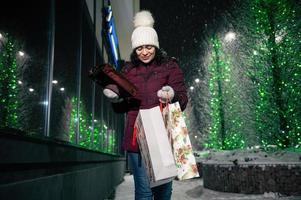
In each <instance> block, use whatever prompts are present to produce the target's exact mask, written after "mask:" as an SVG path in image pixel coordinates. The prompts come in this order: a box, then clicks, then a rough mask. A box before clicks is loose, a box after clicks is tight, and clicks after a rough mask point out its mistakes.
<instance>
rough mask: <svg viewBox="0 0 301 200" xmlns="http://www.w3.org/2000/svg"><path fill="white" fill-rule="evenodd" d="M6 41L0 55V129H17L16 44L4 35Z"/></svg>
mask: <svg viewBox="0 0 301 200" xmlns="http://www.w3.org/2000/svg"><path fill="white" fill-rule="evenodd" d="M4 37H5V38H6V41H5V42H3V43H2V48H1V53H0V72H1V73H0V102H1V106H0V108H1V115H0V127H12V128H18V126H19V123H18V118H19V116H18V113H19V112H18V108H19V105H20V99H19V97H18V95H19V90H20V88H19V87H18V80H17V78H18V74H19V71H18V64H17V58H16V56H17V51H18V45H17V42H16V41H15V40H14V39H13V38H12V37H11V36H9V35H8V34H4Z"/></svg>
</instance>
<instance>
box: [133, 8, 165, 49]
mask: <svg viewBox="0 0 301 200" xmlns="http://www.w3.org/2000/svg"><path fill="white" fill-rule="evenodd" d="M154 22H155V21H154V19H153V17H152V14H151V13H150V12H149V11H147V10H143V11H140V12H138V13H136V15H135V17H134V27H135V30H134V31H133V33H132V49H135V48H137V47H139V46H142V45H153V46H155V47H157V48H159V41H158V35H157V32H156V31H155V29H154V28H153V26H154Z"/></svg>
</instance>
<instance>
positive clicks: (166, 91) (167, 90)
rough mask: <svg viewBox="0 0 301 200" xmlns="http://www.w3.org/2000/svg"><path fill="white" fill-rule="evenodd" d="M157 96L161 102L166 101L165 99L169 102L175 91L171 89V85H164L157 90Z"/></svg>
mask: <svg viewBox="0 0 301 200" xmlns="http://www.w3.org/2000/svg"><path fill="white" fill-rule="evenodd" d="M157 96H158V97H159V101H160V102H162V103H166V101H167V99H168V101H169V102H171V101H172V99H173V98H174V96H175V91H174V90H173V89H172V87H170V86H168V85H166V86H163V87H162V89H161V90H159V91H158V92H157Z"/></svg>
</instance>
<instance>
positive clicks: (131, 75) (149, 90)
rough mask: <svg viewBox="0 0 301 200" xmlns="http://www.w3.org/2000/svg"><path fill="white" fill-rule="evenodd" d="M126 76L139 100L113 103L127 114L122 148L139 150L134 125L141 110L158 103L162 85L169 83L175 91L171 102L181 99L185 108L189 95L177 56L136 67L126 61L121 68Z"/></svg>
mask: <svg viewBox="0 0 301 200" xmlns="http://www.w3.org/2000/svg"><path fill="white" fill-rule="evenodd" d="M122 73H123V75H124V76H125V77H126V78H127V79H128V80H129V81H130V82H132V83H133V84H134V85H135V86H136V87H137V88H138V90H139V91H138V95H137V99H139V100H136V99H133V98H132V99H127V100H125V101H122V102H121V103H113V104H112V105H113V109H114V111H115V112H117V113H127V118H126V125H125V132H124V138H123V148H124V150H126V151H131V152H138V151H139V148H138V146H137V143H136V142H135V143H134V144H133V143H132V140H133V128H134V123H135V120H136V117H137V115H138V111H139V109H147V108H152V107H155V106H158V105H159V103H160V102H159V98H158V97H157V91H158V90H160V89H161V88H162V87H163V86H165V85H169V86H171V87H172V88H173V89H174V91H175V97H174V98H173V100H172V102H176V101H179V103H180V105H181V109H182V110H184V109H185V107H186V105H187V102H188V98H187V91H186V87H185V85H184V79H183V73H182V71H181V69H180V67H179V66H178V64H177V62H176V60H175V59H171V60H170V61H168V62H166V63H163V64H161V65H158V64H156V62H155V61H154V62H152V63H150V64H149V65H143V64H141V65H139V66H133V65H132V64H131V63H126V65H125V66H124V67H123V69H122Z"/></svg>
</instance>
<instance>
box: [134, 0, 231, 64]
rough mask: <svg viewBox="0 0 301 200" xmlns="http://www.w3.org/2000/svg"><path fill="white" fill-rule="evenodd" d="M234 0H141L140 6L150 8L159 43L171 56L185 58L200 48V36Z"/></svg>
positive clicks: (197, 53) (200, 50)
mask: <svg viewBox="0 0 301 200" xmlns="http://www.w3.org/2000/svg"><path fill="white" fill-rule="evenodd" d="M233 2H234V0H189V1H185V0H173V1H170V0H152V1H149V0H141V2H140V7H141V9H146V10H149V11H151V12H152V14H153V16H154V19H155V29H156V30H157V33H158V36H159V42H160V47H161V48H163V49H164V50H166V51H167V53H168V54H169V55H170V56H174V57H176V58H178V59H180V61H181V59H184V58H185V59H187V57H191V56H192V57H193V56H197V55H199V54H200V53H201V52H202V51H204V50H203V49H202V45H201V43H202V36H203V35H204V34H205V32H206V28H208V27H210V26H214V25H215V24H216V23H218V21H219V20H220V18H221V16H222V13H224V12H225V11H226V10H227V9H231V6H232V4H233Z"/></svg>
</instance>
